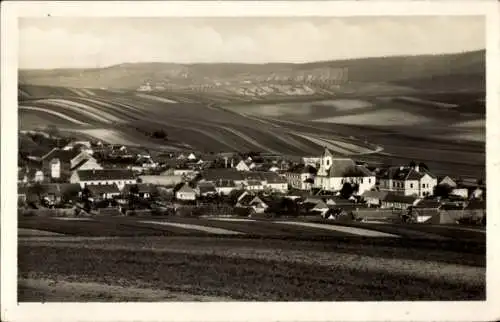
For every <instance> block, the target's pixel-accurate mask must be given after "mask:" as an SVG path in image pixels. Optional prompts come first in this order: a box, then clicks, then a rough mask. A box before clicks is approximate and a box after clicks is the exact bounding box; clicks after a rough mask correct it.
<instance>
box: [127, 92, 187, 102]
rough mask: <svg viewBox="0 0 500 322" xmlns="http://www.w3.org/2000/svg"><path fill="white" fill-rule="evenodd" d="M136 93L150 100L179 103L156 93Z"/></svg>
mask: <svg viewBox="0 0 500 322" xmlns="http://www.w3.org/2000/svg"><path fill="white" fill-rule="evenodd" d="M135 95H136V96H138V97H142V98H146V99H150V100H154V101H158V102H162V103H169V104H175V103H178V102H176V101H174V100H170V99H168V98H165V97H160V96H154V95H149V94H142V93H137V94H135Z"/></svg>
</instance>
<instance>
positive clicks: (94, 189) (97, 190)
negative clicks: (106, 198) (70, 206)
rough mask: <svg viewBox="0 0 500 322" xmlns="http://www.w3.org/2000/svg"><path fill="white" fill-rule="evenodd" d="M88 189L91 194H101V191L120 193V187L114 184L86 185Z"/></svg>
mask: <svg viewBox="0 0 500 322" xmlns="http://www.w3.org/2000/svg"><path fill="white" fill-rule="evenodd" d="M87 187H88V189H89V190H90V192H91V193H92V194H102V193H120V189H118V187H117V186H116V184H103V185H93V184H92V185H88V186H87Z"/></svg>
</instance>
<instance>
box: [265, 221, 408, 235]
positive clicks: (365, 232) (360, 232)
mask: <svg viewBox="0 0 500 322" xmlns="http://www.w3.org/2000/svg"><path fill="white" fill-rule="evenodd" d="M274 223H276V224H287V225H297V226H304V227H311V228H318V229H325V230H331V231H340V232H343V233H347V234H351V235H358V236H366V237H400V236H398V235H394V234H388V233H383V232H380V231H376V230H368V229H362V228H355V227H347V226H336V225H328V224H315V223H307V222H296V221H274Z"/></svg>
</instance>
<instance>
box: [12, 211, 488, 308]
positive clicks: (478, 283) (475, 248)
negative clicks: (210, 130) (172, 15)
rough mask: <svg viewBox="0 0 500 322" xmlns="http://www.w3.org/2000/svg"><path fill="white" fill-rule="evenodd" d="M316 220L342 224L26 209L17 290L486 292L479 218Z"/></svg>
mask: <svg viewBox="0 0 500 322" xmlns="http://www.w3.org/2000/svg"><path fill="white" fill-rule="evenodd" d="M302 220H303V219H300V220H299V221H298V222H297V220H295V222H297V223H299V224H300V222H301V221H302ZM308 222H311V220H308ZM313 222H315V223H316V224H317V225H318V224H319V225H324V226H328V227H333V228H334V227H337V228H339V229H338V230H335V229H333V230H332V229H326V228H325V227H316V226H313V227H308V226H301V225H299V224H294V225H290V224H286V223H279V222H276V221H273V220H234V219H231V220H227V219H226V220H214V219H209V218H181V217H168V218H164V219H161V218H154V217H149V218H147V217H145V218H131V217H99V218H93V219H85V220H61V219H56V218H40V217H30V218H20V219H19V227H20V231H19V234H20V237H19V244H18V247H19V249H18V254H19V257H18V258H19V262H18V268H19V300H20V301H41V300H46V301H57V300H59V299H61V298H64V296H65V294H69V293H72V294H73V295H72V296H69V298H68V300H69V301H70V300H71V299H73V300H81V301H119V300H127V299H132V300H135V301H162V300H163V301H165V300H171V301H179V300H186V299H192V300H196V301H213V300H221V299H223V300H264V301H267V300H276V301H285V300H315V301H332V300H338V301H343V300H361V301H365V300H482V299H484V298H485V267H486V256H485V254H486V252H485V248H486V247H485V233H484V231H481V230H480V229H476V230H475V231H472V230H467V231H466V230H460V228H458V227H445V226H442V227H441V226H437V227H436V226H427V225H406V226H405V225H396V224H394V225H390V224H362V223H346V224H332V223H331V222H328V221H324V220H313ZM159 223H171V224H176V226H172V225H163V224H159ZM198 226H203V227H205V228H206V229H205V230H203V231H201V230H198V229H197V228H193V227H198ZM340 228H341V229H340ZM210 229H212V231H211V232H210ZM221 229H224V230H230V231H237V232H239V233H240V234H239V235H227V234H223V233H221V232H220V230H221ZM48 231H49V232H56V233H58V234H53V233H48ZM365 231H371V232H375V231H377V232H385V233H390V234H391V235H394V237H368V236H365V235H364V234H363V232H365ZM75 289H78V290H79V291H72V290H75ZM126 294H128V295H126Z"/></svg>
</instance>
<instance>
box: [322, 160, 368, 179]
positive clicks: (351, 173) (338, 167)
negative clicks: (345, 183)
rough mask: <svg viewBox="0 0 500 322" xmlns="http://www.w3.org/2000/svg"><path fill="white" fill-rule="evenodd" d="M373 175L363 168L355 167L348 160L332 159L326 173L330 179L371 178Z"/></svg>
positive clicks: (360, 166) (351, 161) (352, 161)
mask: <svg viewBox="0 0 500 322" xmlns="http://www.w3.org/2000/svg"><path fill="white" fill-rule="evenodd" d="M373 175H374V174H373V173H372V172H370V171H369V170H368V169H367V168H366V167H365V166H362V165H357V164H356V162H354V160H352V159H348V158H343V159H340V158H337V159H333V160H332V165H331V167H330V170H329V171H328V176H329V177H331V178H332V177H333V178H345V177H371V176H373Z"/></svg>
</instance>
